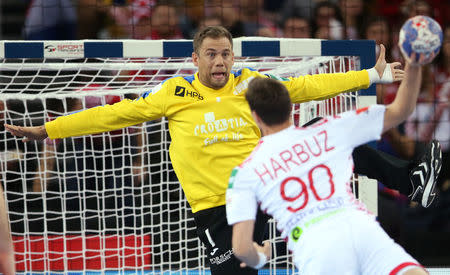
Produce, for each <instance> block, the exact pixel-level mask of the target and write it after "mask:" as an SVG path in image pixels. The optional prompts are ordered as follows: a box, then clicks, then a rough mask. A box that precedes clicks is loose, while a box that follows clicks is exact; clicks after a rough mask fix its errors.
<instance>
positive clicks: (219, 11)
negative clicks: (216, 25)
mask: <svg viewBox="0 0 450 275" xmlns="http://www.w3.org/2000/svg"><path fill="white" fill-rule="evenodd" d="M239 12H240V11H239V6H238V5H237V4H236V3H233V2H232V1H222V0H207V1H205V16H206V17H210V16H211V17H216V18H219V19H220V20H221V21H222V26H223V27H225V28H227V29H228V30H229V31H230V32H231V34H232V35H233V37H239V36H243V35H244V34H243V27H242V22H241V21H239V19H240V15H239Z"/></svg>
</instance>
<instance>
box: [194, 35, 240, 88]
mask: <svg viewBox="0 0 450 275" xmlns="http://www.w3.org/2000/svg"><path fill="white" fill-rule="evenodd" d="M198 51H199V52H198V53H195V52H194V53H192V61H193V62H194V65H195V66H197V67H198V77H199V80H200V82H201V83H202V84H203V85H205V86H207V87H210V88H213V89H220V88H222V87H223V86H225V84H227V82H228V79H229V78H230V72H231V68H232V67H233V64H234V54H233V49H232V47H231V43H230V41H229V40H228V39H227V38H226V37H221V38H217V39H214V38H210V37H207V38H205V39H204V40H203V43H202V45H201V46H200V48H199V50H198Z"/></svg>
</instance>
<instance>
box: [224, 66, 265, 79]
mask: <svg viewBox="0 0 450 275" xmlns="http://www.w3.org/2000/svg"><path fill="white" fill-rule="evenodd" d="M231 74H233V75H234V78H236V79H237V78H242V79H245V78H248V77H251V76H253V77H255V76H262V74H261V73H259V72H258V70H256V69H253V68H250V67H244V68H242V69H239V70H235V71H231Z"/></svg>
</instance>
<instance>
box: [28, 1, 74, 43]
mask: <svg viewBox="0 0 450 275" xmlns="http://www.w3.org/2000/svg"><path fill="white" fill-rule="evenodd" d="M76 22H77V14H76V11H75V8H74V6H73V4H72V1H70V0H45V1H44V0H32V1H30V6H29V8H28V11H27V14H26V17H25V26H24V29H23V37H24V39H27V40H72V39H77V26H76Z"/></svg>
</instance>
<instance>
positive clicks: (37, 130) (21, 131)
mask: <svg viewBox="0 0 450 275" xmlns="http://www.w3.org/2000/svg"><path fill="white" fill-rule="evenodd" d="M4 126H5V129H6V130H7V131H8V132H10V133H11V134H12V135H13V136H15V137H23V139H22V141H23V142H28V141H31V140H43V139H45V138H47V137H48V134H47V130H45V126H44V125H42V126H34V127H22V126H14V125H9V124H4Z"/></svg>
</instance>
